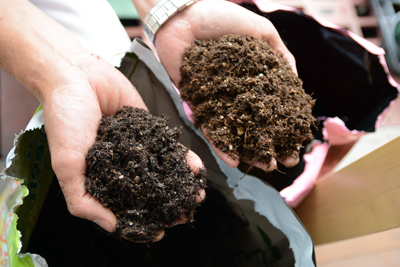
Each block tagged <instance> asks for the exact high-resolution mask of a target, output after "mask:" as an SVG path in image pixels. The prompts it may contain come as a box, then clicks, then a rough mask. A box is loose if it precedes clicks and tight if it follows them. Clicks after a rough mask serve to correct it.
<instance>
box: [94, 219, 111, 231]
mask: <svg viewBox="0 0 400 267" xmlns="http://www.w3.org/2000/svg"><path fill="white" fill-rule="evenodd" d="M93 222H94V223H96V224H97V225H98V226H100V227H101V228H103V229H104V230H106V231H107V232H110V233H111V232H113V228H112V226H111V224H110V223H109V222H107V221H105V220H103V219H96V220H94V221H93Z"/></svg>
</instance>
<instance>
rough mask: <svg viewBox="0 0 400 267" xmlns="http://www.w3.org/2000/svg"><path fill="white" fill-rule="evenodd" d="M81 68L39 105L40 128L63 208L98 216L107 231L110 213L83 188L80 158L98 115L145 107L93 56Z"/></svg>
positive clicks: (129, 87) (92, 138) (92, 135)
mask: <svg viewBox="0 0 400 267" xmlns="http://www.w3.org/2000/svg"><path fill="white" fill-rule="evenodd" d="M93 66H95V68H94V67H93ZM86 67H87V70H91V71H90V72H88V73H90V74H88V75H87V76H86V77H83V76H82V75H77V77H75V79H72V80H74V83H72V84H68V85H65V86H62V87H59V88H56V89H55V90H53V92H52V94H51V95H50V96H48V97H47V99H46V101H44V102H43V103H42V104H43V110H44V115H45V127H46V133H47V135H48V138H49V146H50V151H51V155H52V166H53V169H54V171H55V173H56V175H57V178H58V180H59V182H60V186H61V188H62V190H63V193H64V195H65V198H66V202H67V203H68V209H69V211H70V212H71V214H73V215H75V216H78V217H82V218H85V219H88V220H91V221H93V220H95V219H99V215H100V219H102V220H103V221H106V222H109V224H110V225H111V226H107V225H102V222H99V224H100V225H101V226H103V227H104V228H106V229H108V230H109V231H111V230H115V226H116V218H115V216H114V214H112V213H111V211H109V210H108V209H106V208H104V207H103V206H102V205H100V203H99V202H98V201H97V200H95V199H94V198H93V197H91V196H90V195H89V194H88V193H87V192H86V191H85V189H84V181H85V173H86V160H85V157H86V155H87V153H88V149H89V147H90V146H91V145H92V144H93V143H94V141H95V138H96V133H97V127H98V123H99V121H100V118H101V114H114V113H115V112H116V110H117V109H118V108H121V107H122V106H124V105H131V106H136V107H140V108H146V107H145V105H144V103H143V101H142V100H141V98H140V96H139V95H138V93H137V91H136V90H135V89H134V88H133V86H132V85H131V84H130V83H129V81H127V80H126V79H125V78H124V77H123V76H122V74H120V73H119V72H118V71H117V70H115V71H113V70H114V68H113V67H110V66H109V65H108V64H107V63H105V62H103V61H102V60H98V59H96V60H94V61H92V62H88V63H87V66H86ZM93 70H95V71H93ZM110 70H111V72H110ZM117 81H118V82H117Z"/></svg>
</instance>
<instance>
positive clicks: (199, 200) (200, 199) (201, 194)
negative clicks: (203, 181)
mask: <svg viewBox="0 0 400 267" xmlns="http://www.w3.org/2000/svg"><path fill="white" fill-rule="evenodd" d="M205 199H206V191H205V190H204V189H200V191H199V194H198V195H196V203H197V204H200V203H202V202H203V201H204V200H205Z"/></svg>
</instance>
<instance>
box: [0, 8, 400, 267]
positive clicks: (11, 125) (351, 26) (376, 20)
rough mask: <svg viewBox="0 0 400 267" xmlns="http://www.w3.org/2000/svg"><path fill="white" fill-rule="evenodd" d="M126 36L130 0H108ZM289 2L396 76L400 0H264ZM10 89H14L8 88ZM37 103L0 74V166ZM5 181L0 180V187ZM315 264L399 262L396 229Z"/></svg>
mask: <svg viewBox="0 0 400 267" xmlns="http://www.w3.org/2000/svg"><path fill="white" fill-rule="evenodd" d="M108 1H109V2H110V4H111V5H112V6H113V8H114V9H115V11H116V12H117V14H118V16H119V18H120V20H121V22H122V24H123V25H124V26H125V29H126V30H127V32H128V34H129V36H130V38H131V39H134V38H136V37H140V38H142V39H144V40H145V42H147V43H149V42H148V40H147V38H146V37H145V36H144V34H143V31H142V28H141V25H140V20H139V17H138V14H137V12H136V10H135V8H134V6H133V5H132V3H131V1H130V0H108ZM264 1H267V2H274V3H278V4H282V5H287V6H292V7H295V8H298V9H300V10H302V11H303V12H305V13H308V14H310V15H313V16H316V17H319V18H322V19H325V20H327V21H330V22H332V23H334V24H336V25H339V26H341V27H344V28H346V29H348V30H350V31H351V32H353V33H355V34H357V35H359V36H361V37H363V38H365V39H366V40H368V41H370V42H372V43H374V44H375V45H378V46H381V47H383V48H384V49H385V51H386V60H387V63H388V67H389V70H390V71H391V73H392V74H393V77H394V78H395V80H397V81H399V80H400V79H399V77H400V63H399V61H400V0H392V1H391V0H264ZM9 88H15V89H13V90H10V89H9ZM38 105H39V103H38V101H37V100H36V98H35V97H34V96H33V95H32V94H30V93H29V92H28V91H27V90H26V89H25V88H24V87H23V86H22V85H20V84H19V83H18V82H17V81H16V80H14V79H13V78H11V77H10V76H9V75H7V74H5V73H1V74H0V169H1V170H2V169H3V168H4V166H5V162H4V159H5V157H6V155H7V153H8V151H9V150H10V149H11V148H12V146H13V140H14V137H15V135H16V134H18V133H20V132H21V131H22V130H23V129H24V128H25V126H26V125H27V123H28V121H29V120H30V118H31V116H32V115H33V113H34V112H35V110H36V108H37V107H38ZM3 184H4V183H2V181H1V180H0V192H1V191H2V186H3ZM316 255H317V261H318V266H327V267H334V266H352V267H353V266H363V267H364V266H400V231H399V230H398V229H395V230H390V231H385V232H381V233H376V234H371V235H368V236H364V237H359V238H355V239H351V240H345V241H340V242H334V243H332V244H325V245H319V246H316Z"/></svg>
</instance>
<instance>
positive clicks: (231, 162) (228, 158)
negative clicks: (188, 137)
mask: <svg viewBox="0 0 400 267" xmlns="http://www.w3.org/2000/svg"><path fill="white" fill-rule="evenodd" d="M200 130H201V133H202V134H203V136H204V138H205V139H207V141H208V142H209V143H210V144H211V148H212V149H213V151H214V153H215V155H217V157H219V158H220V159H221V160H223V161H224V162H225V163H226V164H227V165H228V166H229V167H232V168H237V166H238V165H239V160H237V159H234V158H232V157H231V156H229V155H228V154H226V153H224V152H222V151H221V149H219V148H217V147H216V146H215V145H214V142H213V141H212V140H211V139H210V137H209V136H208V134H207V133H208V130H207V128H206V127H205V126H204V124H201V125H200Z"/></svg>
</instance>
